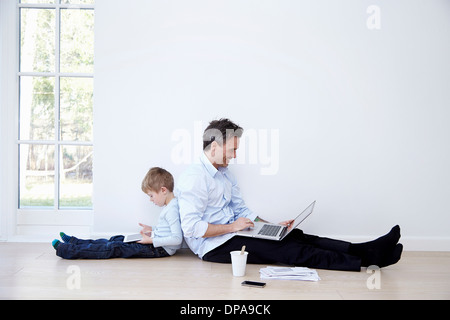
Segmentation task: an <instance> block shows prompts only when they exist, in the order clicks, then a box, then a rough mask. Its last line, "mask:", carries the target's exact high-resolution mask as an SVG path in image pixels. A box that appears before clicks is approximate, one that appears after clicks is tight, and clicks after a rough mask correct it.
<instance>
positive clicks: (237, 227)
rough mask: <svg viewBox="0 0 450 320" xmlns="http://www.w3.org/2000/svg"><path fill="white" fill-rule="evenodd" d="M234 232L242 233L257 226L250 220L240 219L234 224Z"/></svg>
mask: <svg viewBox="0 0 450 320" xmlns="http://www.w3.org/2000/svg"><path fill="white" fill-rule="evenodd" d="M232 225H233V229H234V232H236V231H241V230H244V229H247V228H253V227H254V226H255V224H254V223H253V221H252V220H251V219H249V218H239V219H237V220H236V221H235V222H233V223H232Z"/></svg>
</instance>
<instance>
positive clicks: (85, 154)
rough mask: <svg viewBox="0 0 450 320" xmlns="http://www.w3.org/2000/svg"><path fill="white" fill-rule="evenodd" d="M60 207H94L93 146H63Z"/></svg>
mask: <svg viewBox="0 0 450 320" xmlns="http://www.w3.org/2000/svg"><path fill="white" fill-rule="evenodd" d="M61 148H62V153H61V155H62V158H63V168H62V170H61V172H60V179H61V181H60V200H59V207H60V208H86V209H90V208H92V160H93V148H92V147H85V146H62V147H61Z"/></svg>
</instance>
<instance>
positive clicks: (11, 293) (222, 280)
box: [0, 243, 450, 300]
mask: <svg viewBox="0 0 450 320" xmlns="http://www.w3.org/2000/svg"><path fill="white" fill-rule="evenodd" d="M265 266H266V265H248V266H247V274H246V276H245V277H243V278H236V277H233V276H232V274H231V265H227V264H215V263H209V262H204V261H201V260H200V259H198V258H196V257H195V256H194V255H193V254H192V253H191V252H190V251H189V250H187V249H183V250H181V251H179V252H178V253H177V254H176V255H175V256H173V257H169V258H162V259H113V260H72V261H71V260H63V259H60V258H58V257H57V256H56V255H55V251H54V250H53V248H52V247H51V246H50V244H47V243H45V244H43V243H0V299H187V300H192V299H194V300H196V299H203V300H210V299H225V300H228V299H233V300H249V299H257V300H261V299H270V300H276V299H282V300H288V299H450V252H404V253H403V256H402V260H401V261H400V262H399V263H398V264H396V265H394V266H390V267H388V268H384V269H382V270H381V272H380V273H379V274H372V273H367V270H366V269H362V270H361V272H343V271H327V270H317V271H318V273H319V276H320V277H321V280H320V281H318V282H303V281H280V280H271V281H266V282H267V286H266V288H264V289H257V288H248V287H242V286H241V285H240V284H241V282H242V281H243V280H256V281H258V280H259V269H260V268H262V267H265ZM378 276H379V277H378ZM370 277H371V278H370ZM376 277H378V280H379V281H378V282H377V281H376V280H377V279H376ZM369 278H370V279H369ZM368 280H369V281H368ZM368 282H369V284H372V285H376V284H379V285H380V288H379V289H376V288H374V289H372V290H370V289H369V288H368V286H367V283H368ZM78 285H79V288H77V286H78Z"/></svg>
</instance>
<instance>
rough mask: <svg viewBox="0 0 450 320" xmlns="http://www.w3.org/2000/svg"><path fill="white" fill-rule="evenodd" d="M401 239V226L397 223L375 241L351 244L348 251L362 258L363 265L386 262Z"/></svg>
mask: <svg viewBox="0 0 450 320" xmlns="http://www.w3.org/2000/svg"><path fill="white" fill-rule="evenodd" d="M399 240H400V227H399V226H398V225H396V226H395V227H393V228H392V229H391V231H389V233H387V234H386V235H384V236H382V237H379V238H378V239H375V240H373V241H369V242H364V243H357V244H353V243H352V244H350V246H349V249H348V252H349V254H351V255H354V256H357V257H360V258H361V265H362V266H363V267H368V266H370V265H378V266H380V265H383V264H385V260H386V257H390V256H391V255H392V252H393V250H394V248H395V246H396V244H397V242H398V241H399Z"/></svg>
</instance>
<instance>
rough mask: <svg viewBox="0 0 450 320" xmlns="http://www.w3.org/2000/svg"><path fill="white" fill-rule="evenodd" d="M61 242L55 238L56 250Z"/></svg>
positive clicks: (53, 244)
mask: <svg viewBox="0 0 450 320" xmlns="http://www.w3.org/2000/svg"><path fill="white" fill-rule="evenodd" d="M60 243H61V242H60V241H59V240H57V239H55V240H53V241H52V246H53V248H55V250H56V249H57V248H58V246H59V244H60Z"/></svg>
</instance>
